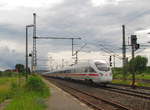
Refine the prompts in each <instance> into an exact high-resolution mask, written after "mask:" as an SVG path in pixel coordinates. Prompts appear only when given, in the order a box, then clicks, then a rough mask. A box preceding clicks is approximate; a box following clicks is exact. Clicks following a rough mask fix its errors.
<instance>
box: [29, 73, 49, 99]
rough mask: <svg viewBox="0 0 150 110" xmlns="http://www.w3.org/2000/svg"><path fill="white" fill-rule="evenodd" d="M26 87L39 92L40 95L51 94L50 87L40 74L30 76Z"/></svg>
mask: <svg viewBox="0 0 150 110" xmlns="http://www.w3.org/2000/svg"><path fill="white" fill-rule="evenodd" d="M26 87H27V89H28V90H30V91H34V92H38V93H39V95H42V96H49V89H48V87H47V85H46V84H45V83H44V82H43V81H42V79H41V78H40V77H39V76H36V75H33V76H31V77H29V79H28V81H27V84H26Z"/></svg>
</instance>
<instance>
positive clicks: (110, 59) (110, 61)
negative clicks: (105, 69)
mask: <svg viewBox="0 0 150 110" xmlns="http://www.w3.org/2000/svg"><path fill="white" fill-rule="evenodd" d="M109 63H110V66H112V58H111V56H110V57H109Z"/></svg>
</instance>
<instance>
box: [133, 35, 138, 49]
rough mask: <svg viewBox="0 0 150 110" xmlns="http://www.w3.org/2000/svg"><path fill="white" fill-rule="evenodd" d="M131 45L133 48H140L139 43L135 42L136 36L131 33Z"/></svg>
mask: <svg viewBox="0 0 150 110" xmlns="http://www.w3.org/2000/svg"><path fill="white" fill-rule="evenodd" d="M132 45H133V48H134V50H137V49H139V48H140V44H138V43H137V36H136V35H131V46H132Z"/></svg>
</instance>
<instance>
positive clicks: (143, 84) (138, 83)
mask: <svg viewBox="0 0 150 110" xmlns="http://www.w3.org/2000/svg"><path fill="white" fill-rule="evenodd" d="M112 83H115V84H125V85H131V84H132V81H131V80H125V81H124V80H118V79H117V80H116V79H114V80H113V81H112ZM135 85H136V86H146V87H150V84H149V83H143V82H141V81H136V83H135Z"/></svg>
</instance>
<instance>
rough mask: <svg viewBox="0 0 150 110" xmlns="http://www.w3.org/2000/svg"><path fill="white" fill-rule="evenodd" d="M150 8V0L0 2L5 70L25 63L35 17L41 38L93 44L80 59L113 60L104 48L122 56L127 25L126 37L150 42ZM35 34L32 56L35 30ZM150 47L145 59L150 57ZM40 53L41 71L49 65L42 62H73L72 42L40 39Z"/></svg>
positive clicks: (1, 53)
mask: <svg viewBox="0 0 150 110" xmlns="http://www.w3.org/2000/svg"><path fill="white" fill-rule="evenodd" d="M149 4H150V0H37V1H35V0H0V14H1V17H0V69H6V68H14V66H15V64H16V63H22V64H24V62H25V26H26V25H28V24H32V22H33V13H36V14H37V35H38V36H41V37H42V36H47V37H48V36H50V37H81V38H82V40H76V41H75V44H77V45H76V46H75V49H76V50H77V49H79V48H80V46H82V45H84V43H87V45H86V46H85V48H83V50H82V51H84V52H83V53H80V54H79V56H80V60H82V59H90V58H94V59H96V58H95V57H97V59H107V60H108V55H109V54H107V53H105V52H103V47H105V49H108V50H111V51H114V52H115V53H116V54H118V55H120V56H121V45H122V32H121V26H122V24H125V25H126V38H128V37H129V36H130V35H131V34H137V35H138V42H139V43H142V44H147V42H148V41H150V36H149V35H148V34H147V33H148V32H150V6H149ZM29 33H30V34H29V35H30V36H29V37H30V38H29V41H30V42H29V52H31V49H32V29H30V32H29ZM126 42H128V40H126ZM99 44H100V45H101V46H100V45H99ZM142 48H145V47H142ZM146 48H147V49H145V50H143V51H142V53H139V54H141V55H142V54H143V55H145V56H147V57H148V56H150V55H149V54H150V52H149V49H148V48H149V47H146ZM141 50H142V49H141ZM141 50H139V51H141ZM37 51H38V53H37V54H38V59H39V60H38V65H39V66H38V67H39V68H42V67H41V66H42V65H46V63H47V62H44V61H42V60H41V61H40V59H44V58H48V57H50V56H52V57H53V58H54V59H55V60H56V59H59V62H60V63H61V60H60V59H64V60H66V61H68V62H69V61H70V60H69V59H71V58H72V57H71V41H70V40H38V41H37ZM69 52H70V53H69ZM48 53H49V54H48ZM129 54H130V53H129ZM56 62H57V60H56ZM117 64H118V65H121V60H119V59H118V60H117ZM40 65H41V66H40Z"/></svg>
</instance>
